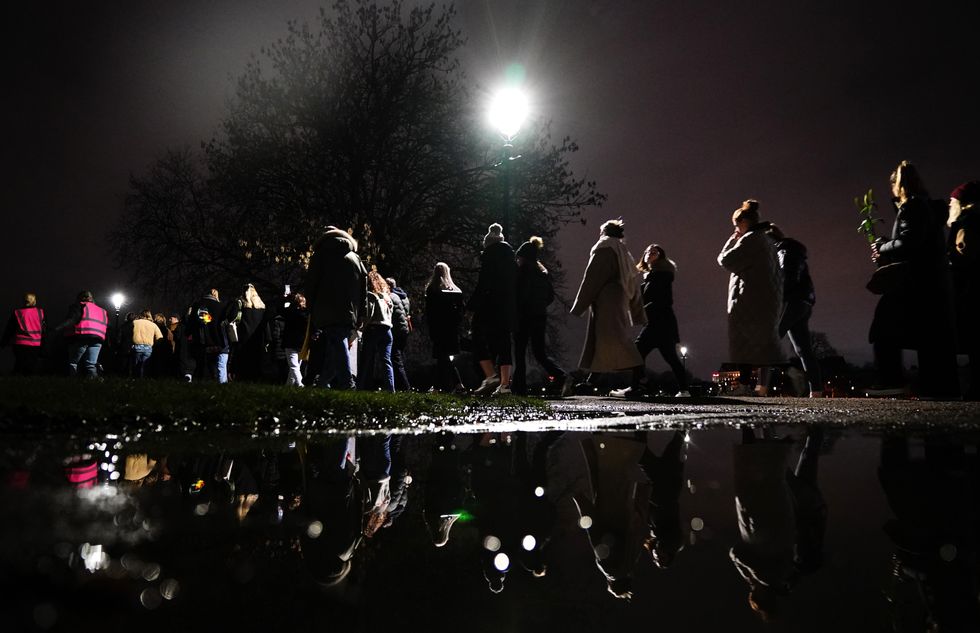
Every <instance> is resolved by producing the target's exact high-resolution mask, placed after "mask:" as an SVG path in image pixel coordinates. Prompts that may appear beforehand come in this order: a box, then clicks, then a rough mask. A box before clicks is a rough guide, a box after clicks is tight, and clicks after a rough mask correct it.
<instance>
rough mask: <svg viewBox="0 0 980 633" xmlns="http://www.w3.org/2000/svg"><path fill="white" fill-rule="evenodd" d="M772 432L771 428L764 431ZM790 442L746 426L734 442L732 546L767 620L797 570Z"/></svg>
mask: <svg viewBox="0 0 980 633" xmlns="http://www.w3.org/2000/svg"><path fill="white" fill-rule="evenodd" d="M764 432H765V433H766V435H767V436H768V429H765V431H764ZM788 460H789V444H787V443H786V442H782V441H779V440H772V439H770V438H769V437H765V438H764V439H762V440H758V439H757V438H756V437H755V434H754V433H753V431H752V429H750V428H743V429H742V444H740V445H737V446H735V452H734V463H735V510H736V513H737V514H738V532H739V540H738V542H737V543H736V544H735V545H734V547H732V549H731V550H730V552H729V557H730V558H731V560H732V563H734V564H735V569H736V570H738V573H739V574H741V575H742V578H744V579H745V582H746V583H748V586H749V606H751V607H752V610H753V611H755V612H756V613H757V614H758V615H759V616H760V617H761V618H762V619H763V620H768V619H769V618H770V617H771V616H772V615H773V614H774V612H776V611H778V609H779V607H780V606H781V603H782V601H783V599H784V598H785V597H786V596H787V595H789V591H790V588H791V585H790V583H791V580H792V579H793V576H794V567H793V554H794V551H793V546H794V544H795V540H796V538H795V537H796V526H795V523H794V516H793V498H792V495H791V493H790V489H789V484H788V482H787V481H786V467H787V465H788Z"/></svg>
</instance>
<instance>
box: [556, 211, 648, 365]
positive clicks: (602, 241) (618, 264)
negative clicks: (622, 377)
mask: <svg viewBox="0 0 980 633" xmlns="http://www.w3.org/2000/svg"><path fill="white" fill-rule="evenodd" d="M624 238H625V225H624V224H623V221H622V220H608V221H607V222H605V223H604V224H603V225H602V227H600V229H599V241H597V242H596V243H595V244H594V245H593V246H592V250H590V251H589V263H588V265H587V266H586V268H585V274H584V276H583V277H582V283H581V284H580V285H579V289H578V294H576V296H575V302H574V303H573V304H572V310H571V313H572V314H574V315H575V316H582V315H583V314H585V313H586V311H588V313H589V325H588V331H587V334H586V337H585V345H584V346H583V348H582V356H581V358H580V359H579V367H580V368H582V369H584V370H586V371H589V372H592V373H600V372H617V371H627V370H629V371H636V368H638V367H641V366H642V365H643V357H642V356H640V352H639V351H638V350H637V349H636V345H635V344H634V343H633V336H632V334H631V331H630V328H631V327H632V326H633V325H637V324H643V323H645V322H646V315H645V314H644V312H643V305H642V294H641V290H640V280H639V275H638V273H637V271H636V262H635V260H634V259H633V255H631V254H630V252H629V249H628V248H626V244H625V243H624V242H623V240H624Z"/></svg>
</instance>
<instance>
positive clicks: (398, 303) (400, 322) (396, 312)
mask: <svg viewBox="0 0 980 633" xmlns="http://www.w3.org/2000/svg"><path fill="white" fill-rule="evenodd" d="M385 282H387V284H388V287H389V288H390V289H391V292H390V293H389V294H388V297H389V298H390V299H391V337H392V341H391V366H392V367H393V368H394V370H395V389H397V390H398V391H411V389H412V384H411V383H410V382H409V381H408V372H407V371H406V370H405V346H406V345H408V335H409V334H411V332H412V317H411V313H410V312H409V310H410V308H411V303H410V302H409V300H408V294H407V293H406V292H405V291H404V290H402V289H401V288H398V287H397V286H395V280H394V279H393V278H391V277H388V278H386V279H385Z"/></svg>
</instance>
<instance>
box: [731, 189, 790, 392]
mask: <svg viewBox="0 0 980 633" xmlns="http://www.w3.org/2000/svg"><path fill="white" fill-rule="evenodd" d="M732 224H733V225H735V232H734V233H732V235H731V237H729V238H728V241H727V242H726V243H725V246H724V247H723V248H722V249H721V253H719V254H718V264H719V265H720V266H721V267H722V268H724V269H725V270H727V271H728V272H729V273H731V275H730V277H729V281H728V360H729V361H731V362H732V363H735V364H737V365H739V370H740V371H741V372H742V378H743V380H740V382H742V385H743V386H744V385H747V384H748V383H747V381H746V380H744V379H746V378H747V374H750V373H751V368H752V367H766V366H769V365H775V364H777V363H780V362H782V361H783V358H784V357H783V350H782V345H781V343H780V337H779V321H780V317H781V316H782V311H783V273H782V270H781V269H780V267H779V259H778V256H777V255H776V250H775V248H774V247H773V242H772V240H771V239H770V238H769V236H768V235H767V234H766V229H767V228H768V227H769V224H768V223H762V222H760V221H759V203H758V202H757V201H755V200H746V201H745V202H744V203H742V206H741V207H739V208H738V209H736V210H735V212H734V213H733V214H732ZM760 382H761V383H763V384H761V385H760V388H759V389H757V391H759V393H760V394H761V395H765V384H764V380H762V381H760Z"/></svg>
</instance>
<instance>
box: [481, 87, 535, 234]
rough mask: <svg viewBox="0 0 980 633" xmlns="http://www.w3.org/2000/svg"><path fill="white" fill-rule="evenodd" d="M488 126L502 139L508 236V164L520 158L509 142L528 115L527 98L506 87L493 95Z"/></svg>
mask: <svg viewBox="0 0 980 633" xmlns="http://www.w3.org/2000/svg"><path fill="white" fill-rule="evenodd" d="M487 115H488V118H489V120H490V125H492V126H493V127H494V129H495V130H497V131H498V132H500V135H501V136H503V138H504V154H503V158H502V159H501V161H500V162H501V166H502V167H503V178H504V217H503V222H502V223H501V224H503V227H504V236H507V237H509V236H510V163H511V161H513V160H515V159H517V158H520V156H514V155H513V150H514V146H513V145H512V144H511V141H513V140H514V137H515V136H517V132H518V131H520V129H521V125H523V124H524V120H525V119H527V115H528V102H527V97H526V96H525V95H524V93H522V92H521V91H520V90H518V89H517V88H514V87H508V88H504V89H502V90H500V91H499V92H498V93H497V94H496V95H494V97H493V100H492V101H491V102H490V109H489V110H488V112H487Z"/></svg>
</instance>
